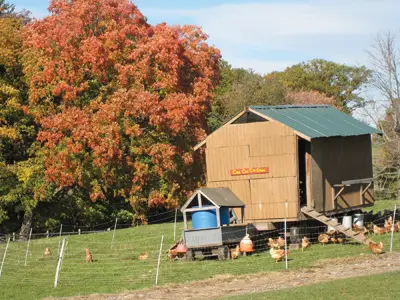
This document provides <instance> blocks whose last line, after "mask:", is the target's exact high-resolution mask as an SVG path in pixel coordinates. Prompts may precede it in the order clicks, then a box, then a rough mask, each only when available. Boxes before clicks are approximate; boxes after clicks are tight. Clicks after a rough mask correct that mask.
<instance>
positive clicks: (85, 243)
mask: <svg viewBox="0 0 400 300" xmlns="http://www.w3.org/2000/svg"><path fill="white" fill-rule="evenodd" d="M180 227H182V224H179V225H178V228H180ZM162 234H165V243H164V251H165V250H166V249H167V246H169V245H170V244H172V235H173V224H161V225H148V226H142V227H136V228H129V229H122V230H118V231H117V232H116V237H115V246H114V249H111V247H110V242H111V238H112V232H106V233H98V234H90V235H80V236H70V237H68V244H67V247H66V251H65V257H64V261H63V265H62V269H61V273H60V283H59V286H58V287H57V288H56V289H54V288H53V283H54V276H55V270H56V264H57V258H56V256H57V255H56V253H57V247H58V238H50V239H41V240H33V241H32V243H31V247H30V255H29V259H28V265H27V266H26V267H25V266H24V258H25V252H26V245H27V243H26V242H13V243H10V246H9V249H8V253H7V257H6V263H5V266H4V269H3V274H2V276H1V277H0V299H41V298H44V297H47V296H56V297H60V296H72V295H87V294H93V293H118V292H122V291H126V290H134V289H142V288H146V287H152V286H154V280H155V275H156V266H157V258H158V251H159V245H160V238H161V235H162ZM380 239H382V240H384V243H385V245H388V239H389V235H385V236H383V237H379V238H378V237H374V240H376V241H379V240H380ZM45 247H50V249H51V250H52V252H53V254H52V257H51V258H45V257H44V256H43V251H44V248H45ZM86 247H88V248H90V250H91V252H92V254H93V259H94V260H95V262H94V263H88V264H87V263H85V262H84V260H85V251H84V250H85V248H86ZM4 248H5V245H4V243H2V244H0V257H2V254H3V252H4ZM394 249H395V250H398V251H400V233H398V234H396V235H395V241H394ZM142 252H148V253H149V259H148V260H146V261H139V260H137V256H138V255H139V254H140V253H142ZM360 253H365V254H367V255H369V251H368V249H367V247H366V246H365V245H333V244H330V245H326V246H320V245H313V246H312V247H311V248H310V249H309V251H305V252H301V251H292V253H291V254H290V256H289V258H290V261H289V268H290V269H291V270H294V269H298V268H303V267H307V266H310V265H311V264H314V263H316V262H317V261H318V260H321V259H328V258H338V257H348V256H357V255H360ZM280 270H284V263H275V262H273V261H272V259H271V257H270V255H269V253H268V252H262V253H259V254H254V255H252V256H248V257H240V258H239V259H237V260H234V261H232V260H229V261H217V260H205V261H195V262H184V261H175V262H170V261H168V258H167V256H166V254H165V253H163V256H162V259H161V268H160V278H159V284H160V285H164V284H170V283H185V282H188V281H194V280H201V279H208V278H211V277H213V276H216V275H219V274H232V275H242V274H250V273H257V272H268V271H280Z"/></svg>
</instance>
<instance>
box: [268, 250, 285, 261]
mask: <svg viewBox="0 0 400 300" xmlns="http://www.w3.org/2000/svg"><path fill="white" fill-rule="evenodd" d="M269 254H271V257H272V258H273V259H275V262H278V261H280V260H282V259H283V258H284V257H285V255H286V251H285V250H283V249H274V248H271V249H270V250H269ZM287 254H289V251H288V252H287Z"/></svg>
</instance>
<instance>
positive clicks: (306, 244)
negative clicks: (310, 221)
mask: <svg viewBox="0 0 400 300" xmlns="http://www.w3.org/2000/svg"><path fill="white" fill-rule="evenodd" d="M310 244H311V243H310V240H309V239H308V238H307V237H303V239H302V240H301V251H304V249H307V248H310Z"/></svg>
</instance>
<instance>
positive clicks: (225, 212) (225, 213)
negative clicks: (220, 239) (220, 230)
mask: <svg viewBox="0 0 400 300" xmlns="http://www.w3.org/2000/svg"><path fill="white" fill-rule="evenodd" d="M219 218H220V220H221V225H228V224H229V221H230V218H229V207H221V208H220V209H219Z"/></svg>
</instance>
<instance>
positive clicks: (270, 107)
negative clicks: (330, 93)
mask: <svg viewBox="0 0 400 300" xmlns="http://www.w3.org/2000/svg"><path fill="white" fill-rule="evenodd" d="M313 107H314V108H324V107H331V108H333V106H330V105H326V104H314V105H275V106H264V105H251V106H250V108H257V109H280V108H281V109H283V108H313Z"/></svg>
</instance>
